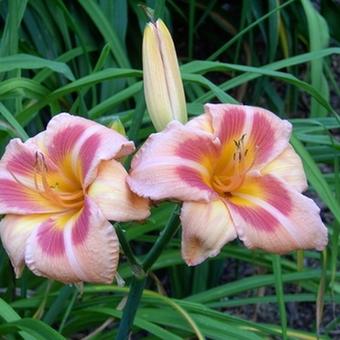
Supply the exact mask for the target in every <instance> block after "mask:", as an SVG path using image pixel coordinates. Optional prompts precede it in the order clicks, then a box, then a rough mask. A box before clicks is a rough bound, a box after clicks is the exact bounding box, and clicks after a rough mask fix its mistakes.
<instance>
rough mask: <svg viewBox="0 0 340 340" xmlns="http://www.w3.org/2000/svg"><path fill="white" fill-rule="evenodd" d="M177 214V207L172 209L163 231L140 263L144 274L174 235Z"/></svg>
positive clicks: (177, 223)
mask: <svg viewBox="0 0 340 340" xmlns="http://www.w3.org/2000/svg"><path fill="white" fill-rule="evenodd" d="M179 223H180V221H179V214H178V205H176V207H175V208H174V210H173V212H172V214H171V217H170V219H169V221H168V223H167V225H166V226H165V228H164V230H163V231H162V232H161V234H160V235H159V237H158V239H157V241H156V243H155V244H154V246H153V247H152V248H151V250H150V252H149V253H148V255H147V256H146V258H145V260H144V261H143V263H142V267H143V269H144V271H145V272H148V271H149V269H150V268H151V267H152V265H153V264H154V263H155V262H156V260H157V259H158V257H159V255H160V254H161V252H162V251H163V249H164V247H165V246H166V244H167V243H168V242H169V241H170V240H171V238H172V237H173V236H174V235H175V233H176V231H177V229H178V227H179Z"/></svg>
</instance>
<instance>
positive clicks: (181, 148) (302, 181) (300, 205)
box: [128, 104, 327, 265]
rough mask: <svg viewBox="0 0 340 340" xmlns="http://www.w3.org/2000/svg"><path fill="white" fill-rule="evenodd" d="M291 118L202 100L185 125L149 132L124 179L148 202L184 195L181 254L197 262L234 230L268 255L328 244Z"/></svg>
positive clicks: (234, 234) (215, 251) (231, 236)
mask: <svg viewBox="0 0 340 340" xmlns="http://www.w3.org/2000/svg"><path fill="white" fill-rule="evenodd" d="M290 134H291V124H290V123H289V122H288V121H285V120H281V119H279V118H278V117H277V116H275V115H274V114H273V113H271V112H269V111H267V110H265V109H262V108H257V107H251V106H242V105H228V104H207V105H205V114H203V115H201V116H199V117H197V118H195V119H192V120H191V121H190V122H189V123H187V124H186V125H182V124H180V123H178V122H172V123H170V124H169V125H168V127H167V129H166V130H164V131H163V132H161V133H157V134H153V135H151V136H150V137H149V139H148V140H147V141H146V143H145V144H144V146H143V147H142V148H141V149H140V151H139V152H138V153H137V154H136V156H135V157H134V159H133V162H132V167H131V169H132V170H131V173H130V176H129V177H128V183H129V185H130V187H131V189H132V190H133V191H134V192H136V193H137V194H138V195H141V196H144V197H149V198H151V199H152V200H162V199H176V200H180V201H184V203H183V206H182V211H181V222H182V227H183V229H182V230H183V231H182V256H183V258H184V260H185V261H186V263H187V264H188V265H197V264H199V263H201V262H202V261H204V260H205V259H206V258H207V257H209V256H215V255H217V254H218V253H219V251H220V249H221V248H222V246H223V245H224V244H226V243H227V242H229V241H231V240H233V239H235V238H236V237H237V236H238V237H239V238H240V239H241V240H242V241H243V242H244V243H245V245H246V246H247V247H249V248H260V249H264V250H266V251H268V252H273V253H280V254H281V253H287V252H290V251H292V250H295V249H309V248H316V249H318V250H322V249H323V248H324V247H325V246H326V244H327V230H326V227H325V226H324V225H323V223H322V221H321V219H320V215H319V208H318V207H317V205H316V204H315V203H314V202H313V201H312V200H311V199H309V198H307V197H306V196H303V195H302V194H301V192H302V191H304V190H305V189H306V188H307V183H306V178H305V174H304V170H303V166H302V163H301V160H300V158H299V157H298V155H297V154H296V153H295V151H294V150H293V148H292V147H291V146H290V144H289V137H290Z"/></svg>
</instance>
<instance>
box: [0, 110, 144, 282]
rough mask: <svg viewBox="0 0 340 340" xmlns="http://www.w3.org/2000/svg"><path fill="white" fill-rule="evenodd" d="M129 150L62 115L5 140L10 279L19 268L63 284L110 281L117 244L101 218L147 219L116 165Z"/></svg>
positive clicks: (100, 130) (114, 136) (104, 132)
mask: <svg viewBox="0 0 340 340" xmlns="http://www.w3.org/2000/svg"><path fill="white" fill-rule="evenodd" d="M133 151H134V145H133V143H132V142H129V141H128V140H127V139H126V138H125V137H123V136H122V135H120V134H119V133H117V132H115V131H113V130H111V129H109V128H106V127H104V126H102V125H100V124H97V123H94V122H91V121H89V120H86V119H84V118H80V117H74V116H71V115H69V114H65V113H64V114H59V115H57V116H55V117H54V118H53V119H52V120H51V121H50V122H49V124H48V126H47V128H46V131H43V132H42V133H40V134H38V135H37V136H35V137H33V138H31V139H29V140H28V141H26V142H25V143H23V142H21V141H20V140H19V139H13V140H11V142H10V143H9V145H8V146H7V149H6V152H5V154H4V156H3V157H2V159H1V161H0V187H1V190H0V214H6V216H5V217H4V218H3V219H2V221H1V223H0V233H1V239H2V242H3V245H4V247H5V249H6V251H7V253H8V254H9V257H10V259H11V262H12V264H13V267H14V269H15V272H16V275H17V277H18V276H20V274H21V272H22V269H23V266H24V264H25V263H26V265H27V266H28V267H29V268H30V269H31V270H32V271H33V272H34V273H35V274H37V275H41V276H45V277H48V278H52V279H56V280H59V281H62V282H65V283H69V282H80V281H87V282H103V283H110V282H112V280H113V277H114V275H115V272H116V268H117V264H118V258H119V243H118V240H117V236H116V233H115V230H114V228H113V226H112V225H111V223H110V222H109V221H108V220H114V221H128V220H140V219H145V218H146V217H147V216H148V215H149V206H148V201H147V200H145V199H142V198H140V197H138V196H137V195H135V194H133V193H132V192H131V191H130V190H129V188H128V186H127V184H126V181H125V178H126V176H127V172H126V170H125V169H124V167H123V166H122V164H120V163H119V162H118V161H117V159H119V158H120V157H123V156H126V155H128V154H130V153H131V152H133Z"/></svg>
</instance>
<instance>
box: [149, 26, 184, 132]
mask: <svg viewBox="0 0 340 340" xmlns="http://www.w3.org/2000/svg"><path fill="white" fill-rule="evenodd" d="M143 74H144V93H145V100H146V105H147V108H148V111H149V114H150V118H151V120H152V123H153V125H154V127H155V129H156V130H157V131H161V130H163V129H164V128H165V127H166V125H167V124H168V123H169V122H170V121H172V120H178V121H180V122H182V123H185V122H186V121H187V119H188V118H187V110H186V105H185V96H184V89H183V83H182V80H181V75H180V72H179V66H178V61H177V56H176V51H175V46H174V43H173V41H172V38H171V35H170V33H169V31H168V29H167V27H166V26H165V24H164V22H163V21H162V20H160V19H158V20H157V21H156V23H149V24H147V26H146V28H145V30H144V38H143Z"/></svg>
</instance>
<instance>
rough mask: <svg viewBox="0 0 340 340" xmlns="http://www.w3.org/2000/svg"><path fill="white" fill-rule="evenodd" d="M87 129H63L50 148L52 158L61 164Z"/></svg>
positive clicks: (73, 127)
mask: <svg viewBox="0 0 340 340" xmlns="http://www.w3.org/2000/svg"><path fill="white" fill-rule="evenodd" d="M85 129H86V127H85V126H83V125H80V124H78V125H71V126H67V127H65V128H63V129H61V130H60V131H59V132H58V133H57V134H56V135H55V136H54V137H53V140H52V142H51V143H50V145H49V146H48V153H49V156H50V158H51V159H52V160H53V161H54V162H55V163H59V162H60V161H62V160H63V159H64V158H65V156H66V155H67V154H68V153H70V151H71V150H72V148H73V146H74V144H75V143H76V142H77V140H78V139H79V138H80V136H81V135H82V133H83V132H84V131H85Z"/></svg>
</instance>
